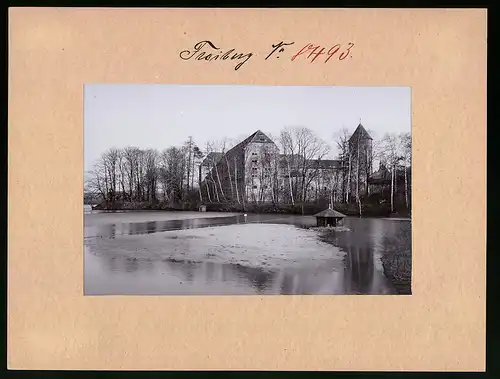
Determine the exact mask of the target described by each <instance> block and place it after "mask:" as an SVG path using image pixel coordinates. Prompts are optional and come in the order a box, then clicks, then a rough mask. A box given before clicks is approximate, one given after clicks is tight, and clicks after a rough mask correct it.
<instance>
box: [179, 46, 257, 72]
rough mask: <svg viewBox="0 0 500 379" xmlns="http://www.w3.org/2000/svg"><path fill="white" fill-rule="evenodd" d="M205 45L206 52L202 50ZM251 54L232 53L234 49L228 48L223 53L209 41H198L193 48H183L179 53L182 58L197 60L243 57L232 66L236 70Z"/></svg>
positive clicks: (238, 58)
mask: <svg viewBox="0 0 500 379" xmlns="http://www.w3.org/2000/svg"><path fill="white" fill-rule="evenodd" d="M205 47H207V50H208V52H207V51H205V50H204V48H205ZM231 54H232V55H231ZM252 55H253V54H252V53H247V54H242V53H234V49H230V50H228V51H226V52H225V53H222V51H221V49H220V48H218V47H216V46H215V45H214V44H213V43H212V42H210V41H200V42H198V43H197V44H196V45H194V49H193V50H183V51H181V53H180V57H181V59H184V60H185V61H187V60H189V59H191V58H193V59H197V60H199V61H201V60H206V61H214V60H217V59H220V60H223V61H225V60H226V59H230V60H234V59H236V60H240V59H245V60H244V61H243V62H240V63H238V64H237V65H236V67H235V68H234V69H235V70H238V69H239V68H240V67H241V66H243V64H244V63H245V62H246V61H248V60H249V59H250V58H251V57H252Z"/></svg>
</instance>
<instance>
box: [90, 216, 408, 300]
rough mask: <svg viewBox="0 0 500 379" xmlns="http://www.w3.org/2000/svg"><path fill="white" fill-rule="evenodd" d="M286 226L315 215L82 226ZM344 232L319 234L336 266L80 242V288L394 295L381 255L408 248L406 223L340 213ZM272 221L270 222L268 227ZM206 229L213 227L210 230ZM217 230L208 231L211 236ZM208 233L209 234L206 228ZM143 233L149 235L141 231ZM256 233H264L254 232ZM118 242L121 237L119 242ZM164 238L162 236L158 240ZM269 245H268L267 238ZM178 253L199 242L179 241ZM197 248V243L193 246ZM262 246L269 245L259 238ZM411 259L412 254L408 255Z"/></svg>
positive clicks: (107, 230)
mask: <svg viewBox="0 0 500 379" xmlns="http://www.w3.org/2000/svg"><path fill="white" fill-rule="evenodd" d="M245 222H247V223H254V222H258V223H268V224H292V225H295V226H297V227H299V228H306V227H309V226H313V225H314V223H315V220H314V218H311V217H296V216H283V215H249V216H248V217H247V220H245V219H244V218H242V217H240V216H235V217H223V218H217V219H195V220H170V221H153V222H145V223H130V224H127V223H123V224H116V225H98V226H89V227H88V228H86V229H88V230H86V237H87V238H90V239H91V238H95V237H92V233H96V234H94V236H95V235H97V236H99V238H117V239H118V238H122V237H120V236H126V235H134V234H152V233H161V232H163V231H166V230H174V229H192V228H200V227H206V226H214V225H231V224H239V223H245ZM345 224H346V226H347V227H348V228H350V229H351V232H333V231H331V232H329V233H324V234H321V235H320V239H321V240H323V241H325V242H328V243H330V244H333V245H335V246H337V247H338V248H340V249H341V250H342V251H343V252H344V253H345V256H344V261H343V262H344V263H343V267H339V265H338V263H337V262H335V261H334V260H332V261H331V263H330V261H329V260H325V263H324V264H323V263H322V264H321V266H319V267H318V266H317V265H316V266H311V265H304V264H296V265H294V266H291V267H290V266H288V267H280V266H277V267H274V268H273V269H266V268H265V267H251V266H244V265H242V264H231V263H226V262H220V263H217V262H211V261H208V262H191V261H189V260H185V261H177V260H168V259H167V260H162V259H161V257H157V258H148V259H144V258H137V257H134V256H133V254H132V256H124V255H118V254H114V253H113V252H106V251H96V250H95V249H96V248H95V245H92V244H86V246H85V293H86V294H90V295H98V294H144V295H155V294H157V295H160V294H171V295H176V294H178V295H182V294H185V295H203V294H206V295H210V294H211V295H222V294H230V295H238V294H391V293H392V294H393V293H396V292H395V288H394V287H393V286H392V284H391V283H390V282H389V280H388V279H387V278H386V277H385V275H384V271H383V267H382V264H381V256H382V255H383V254H384V253H386V252H389V251H390V252H393V251H395V250H401V249H406V250H407V251H408V252H409V253H410V254H411V223H410V222H407V221H392V220H384V219H363V218H347V219H346V220H345ZM270 227H272V225H270ZM211 233H212V232H211ZM217 233H224V228H220V229H219V228H216V229H214V234H213V235H216V234H217ZM211 235H212V234H211ZM145 238H149V237H145ZM255 238H256V239H258V238H264V237H262V236H255ZM123 241H124V242H123V243H124V244H126V241H125V240H123ZM162 241H165V242H164V243H167V244H168V239H164V240H162ZM271 245H272V244H271ZM185 246H186V247H185V249H186V251H185V257H186V258H188V257H189V256H190V254H189V252H190V251H192V249H199V245H196V244H193V245H190V244H187V245H185ZM196 246H198V247H196ZM262 246H263V248H268V249H272V248H273V247H272V246H269V244H268V243H267V242H266V243H264V244H263V245H262ZM410 257H411V255H410Z"/></svg>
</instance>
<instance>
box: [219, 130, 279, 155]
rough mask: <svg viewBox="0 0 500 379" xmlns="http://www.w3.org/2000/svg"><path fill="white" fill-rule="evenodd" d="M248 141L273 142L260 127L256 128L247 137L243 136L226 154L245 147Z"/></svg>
mask: <svg viewBox="0 0 500 379" xmlns="http://www.w3.org/2000/svg"><path fill="white" fill-rule="evenodd" d="M250 143H272V144H274V141H273V140H272V139H271V138H269V137H268V136H266V135H265V134H264V133H263V132H262V131H261V130H260V129H259V130H257V131H256V132H254V133H252V134H251V135H249V136H248V137H247V138H245V139H244V140H243V141H241V142H240V143H239V144H237V145H236V146H234V147H233V148H232V149H230V150H229V151H228V152H227V154H229V153H230V152H234V151H237V150H243V149H244V148H245V147H247V146H248V145H249V144H250Z"/></svg>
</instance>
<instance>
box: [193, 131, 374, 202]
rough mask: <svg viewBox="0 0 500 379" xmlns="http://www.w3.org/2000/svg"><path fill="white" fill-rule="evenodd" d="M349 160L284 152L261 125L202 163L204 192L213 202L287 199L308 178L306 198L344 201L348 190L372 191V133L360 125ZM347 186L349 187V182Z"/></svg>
mask: <svg viewBox="0 0 500 379" xmlns="http://www.w3.org/2000/svg"><path fill="white" fill-rule="evenodd" d="M347 158H348V159H344V160H337V159H325V160H323V159H321V160H320V159H318V160H316V159H304V157H302V156H299V155H295V156H292V157H290V156H286V155H284V154H280V151H279V148H278V146H277V145H276V144H275V143H274V141H272V140H271V139H270V138H269V137H268V136H266V135H265V134H264V133H263V132H262V131H260V130H257V131H256V132H255V133H253V134H251V135H250V136H248V137H247V138H245V139H244V140H243V141H241V142H240V143H239V144H237V145H236V146H234V147H233V148H232V149H230V150H228V151H227V152H226V153H225V154H222V153H209V154H208V155H207V157H206V158H205V160H204V161H203V162H202V163H201V165H200V172H199V175H200V182H201V187H200V192H201V194H202V197H203V199H204V201H208V202H226V201H232V202H238V203H244V202H256V203H264V202H280V203H281V202H288V201H289V200H290V199H291V198H293V195H292V196H290V194H291V193H293V192H294V190H295V191H296V189H297V186H298V185H299V186H300V184H301V182H303V179H304V175H305V177H306V180H307V183H308V185H307V193H305V194H303V195H302V196H305V198H306V199H317V198H318V197H320V196H322V197H328V198H330V199H331V201H344V200H345V199H344V198H343V194H344V193H345V189H346V188H348V189H350V191H349V193H350V194H351V195H350V196H351V197H350V199H348V201H354V200H355V196H354V195H353V194H356V193H357V192H356V191H358V193H368V178H369V177H370V175H371V172H372V167H371V166H372V138H371V136H370V135H369V134H368V132H367V131H366V130H365V128H364V127H363V126H362V125H361V124H359V125H358V127H357V128H356V130H355V131H354V133H353V134H352V136H351V137H350V139H349V153H348V157H347ZM346 186H347V187H346Z"/></svg>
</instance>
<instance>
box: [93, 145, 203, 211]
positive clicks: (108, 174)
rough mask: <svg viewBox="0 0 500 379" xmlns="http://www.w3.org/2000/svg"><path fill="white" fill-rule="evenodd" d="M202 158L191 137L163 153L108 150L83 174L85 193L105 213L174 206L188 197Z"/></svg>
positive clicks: (151, 150)
mask: <svg viewBox="0 0 500 379" xmlns="http://www.w3.org/2000/svg"><path fill="white" fill-rule="evenodd" d="M203 156H204V154H203V153H202V152H201V150H200V148H199V147H198V146H197V145H196V144H195V143H194V141H193V139H192V138H191V137H189V139H188V140H187V141H186V143H185V144H184V145H183V146H179V147H176V146H173V147H168V148H166V149H164V150H163V151H158V150H156V149H146V150H144V149H140V148H138V147H126V148H123V149H118V148H111V149H109V150H107V151H106V152H104V153H103V154H102V155H101V157H100V158H99V159H98V160H97V162H95V164H94V166H93V168H92V170H91V171H89V172H87V173H86V176H87V177H86V180H85V192H86V193H90V194H92V195H94V196H96V197H98V198H99V199H100V200H101V204H100V205H101V207H103V208H108V209H112V208H121V207H123V206H124V205H125V206H129V207H132V208H133V207H136V206H137V205H138V204H142V206H147V205H148V204H149V205H150V206H155V205H157V204H159V203H164V204H170V205H178V204H181V203H183V202H184V201H186V200H187V199H189V197H190V195H191V197H192V193H193V191H194V189H195V187H196V186H195V183H196V184H198V180H199V178H198V175H197V167H198V164H199V162H200V160H201V159H202V158H203ZM160 189H161V191H159V190H160Z"/></svg>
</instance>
